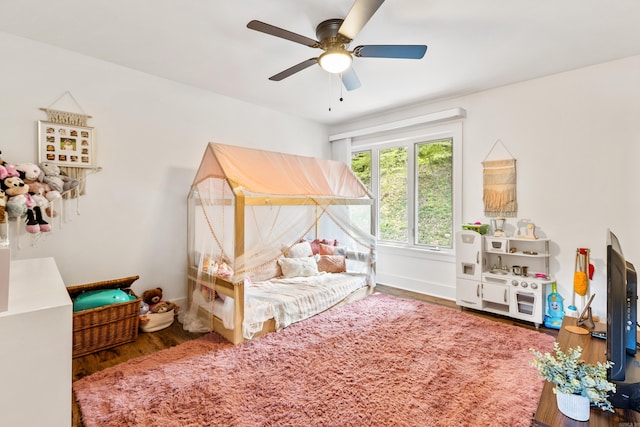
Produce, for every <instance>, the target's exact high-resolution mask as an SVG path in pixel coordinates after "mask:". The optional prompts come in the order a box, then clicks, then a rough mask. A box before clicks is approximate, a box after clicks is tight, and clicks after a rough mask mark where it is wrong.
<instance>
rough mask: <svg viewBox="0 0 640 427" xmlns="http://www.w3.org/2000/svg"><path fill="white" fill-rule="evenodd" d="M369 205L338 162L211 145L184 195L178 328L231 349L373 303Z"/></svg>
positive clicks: (354, 179) (353, 178)
mask: <svg viewBox="0 0 640 427" xmlns="http://www.w3.org/2000/svg"><path fill="white" fill-rule="evenodd" d="M372 205H373V199H372V197H371V194H370V192H369V191H368V189H367V188H366V187H365V186H364V185H363V184H362V182H361V181H360V180H359V179H358V178H357V177H356V176H355V175H354V174H353V172H352V171H351V169H350V168H349V167H348V166H347V165H345V164H344V163H341V162H337V161H333V160H323V159H317V158H312V157H304V156H297V155H291V154H284V153H277V152H272V151H264V150H256V149H250V148H244V147H237V146H230V145H224V144H216V143H209V144H208V145H207V148H206V150H205V153H204V156H203V158H202V161H201V163H200V167H199V169H198V172H197V174H196V177H195V179H194V181H193V184H192V187H191V191H190V192H189V196H188V225H187V228H188V253H187V295H188V303H189V306H188V307H187V308H186V309H184V310H181V313H180V316H181V318H180V320H181V322H182V323H183V325H184V327H185V329H188V330H190V331H192V332H193V331H201V332H203V331H212V330H213V331H216V332H218V333H219V334H220V335H222V336H223V337H225V338H226V339H227V340H229V341H231V342H233V343H234V344H238V343H240V342H243V341H244V340H247V339H252V338H255V337H258V336H260V335H262V334H264V333H266V332H271V331H277V330H280V329H282V328H284V327H286V326H288V325H289V324H291V323H294V322H297V321H301V320H304V319H306V318H308V317H311V316H313V315H315V314H317V313H320V312H322V311H324V310H327V309H329V308H331V307H334V306H336V305H340V304H343V303H345V302H348V301H352V300H356V299H360V298H364V297H366V296H367V295H369V294H371V293H372V292H373V290H374V288H375V279H374V271H375V239H374V237H373V236H372V226H373V219H372V212H373V211H372Z"/></svg>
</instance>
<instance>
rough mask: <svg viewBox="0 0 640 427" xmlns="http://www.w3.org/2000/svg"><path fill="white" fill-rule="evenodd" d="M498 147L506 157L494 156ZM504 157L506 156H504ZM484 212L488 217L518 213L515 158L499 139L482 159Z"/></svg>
mask: <svg viewBox="0 0 640 427" xmlns="http://www.w3.org/2000/svg"><path fill="white" fill-rule="evenodd" d="M498 148H501V149H502V151H504V152H506V155H507V156H508V158H501V157H498V158H495V156H496V155H498V153H497V151H498ZM505 157H506V156H505ZM482 166H483V168H484V170H483V174H482V182H483V195H482V200H483V201H484V214H485V216H488V217H515V216H517V214H518V200H517V197H516V184H517V175H516V159H515V158H514V157H513V156H512V155H511V153H510V152H509V150H508V149H507V147H505V145H504V144H503V143H502V141H500V140H499V139H498V140H496V142H495V143H494V144H493V146H492V147H491V150H489V153H488V154H487V156H486V157H485V158H484V160H483V161H482Z"/></svg>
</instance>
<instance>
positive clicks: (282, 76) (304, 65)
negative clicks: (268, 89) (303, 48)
mask: <svg viewBox="0 0 640 427" xmlns="http://www.w3.org/2000/svg"><path fill="white" fill-rule="evenodd" d="M317 63H318V58H309V59H307V60H306V61H302V62H301V63H299V64H296V65H294V66H293V67H290V68H287V69H286V70H284V71H281V72H279V73H278V74H275V75H273V76H271V77H269V80H273V81H275V82H279V81H280V80H283V79H286V78H287V77H289V76H290V75H292V74H295V73H297V72H298V71H302V70H304V69H305V68H309V67H311V66H312V65H313V64H317Z"/></svg>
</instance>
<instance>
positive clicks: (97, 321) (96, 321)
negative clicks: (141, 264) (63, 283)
mask: <svg viewBox="0 0 640 427" xmlns="http://www.w3.org/2000/svg"><path fill="white" fill-rule="evenodd" d="M138 278H139V276H131V277H125V278H123V279H115V280H107V281H104V282H95V283H88V284H85V285H78V286H68V287H67V291H68V292H69V296H70V297H71V298H72V299H73V298H75V297H76V296H78V295H80V294H81V293H82V292H85V291H92V290H97V289H123V290H128V288H129V287H130V286H131V284H132V283H133V282H135V281H136V280H138ZM139 316H140V298H136V299H135V300H131V301H129V302H124V303H119V304H111V305H107V306H105V307H98V308H93V309H90V310H83V311H79V312H76V313H73V357H79V356H84V355H87V354H90V353H93V352H95V351H99V350H104V349H106V348H111V347H115V346H117V345H120V344H125V343H128V342H132V341H135V340H136V338H137V337H138V322H139V321H140V317H139Z"/></svg>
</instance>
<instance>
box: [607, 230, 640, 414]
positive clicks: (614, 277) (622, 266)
mask: <svg viewBox="0 0 640 427" xmlns="http://www.w3.org/2000/svg"><path fill="white" fill-rule="evenodd" d="M637 299H638V285H637V276H636V271H635V268H634V267H633V264H631V263H630V262H628V261H626V260H625V258H624V254H623V252H622V248H621V246H620V241H619V240H618V238H617V237H616V235H615V234H613V233H612V232H611V230H607V360H609V361H611V362H613V366H612V367H611V368H610V369H609V370H608V371H607V378H608V379H609V381H612V382H614V383H616V386H617V392H616V393H615V395H614V396H612V397H611V399H610V400H611V403H612V404H613V405H614V406H615V407H617V408H631V409H635V410H640V383H639V382H638V381H639V380H638V377H639V375H640V366H639V365H638V362H637V361H636V359H635V358H634V356H635V354H636V348H637V314H638V313H637Z"/></svg>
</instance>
